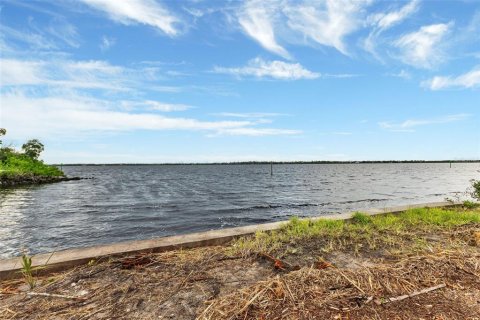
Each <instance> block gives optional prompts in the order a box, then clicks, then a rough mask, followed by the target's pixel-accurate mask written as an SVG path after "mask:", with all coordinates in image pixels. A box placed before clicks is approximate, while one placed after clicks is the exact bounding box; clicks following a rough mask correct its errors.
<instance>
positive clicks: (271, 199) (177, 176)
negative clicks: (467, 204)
mask: <svg viewBox="0 0 480 320" xmlns="http://www.w3.org/2000/svg"><path fill="white" fill-rule="evenodd" d="M273 168H274V174H273V176H270V166H269V165H184V166H183V165H163V166H162V165H146V166H75V167H71V166H68V167H64V171H65V172H66V173H67V174H68V175H69V176H82V177H94V179H93V180H80V181H69V182H61V183H56V184H50V185H43V186H35V187H28V188H16V189H7V190H0V258H6V257H10V256H13V255H18V254H19V253H20V252H21V250H22V248H26V249H28V250H29V251H30V252H31V253H38V252H47V251H53V250H60V249H65V248H71V247H80V246H91V245H96V244H101V243H112V242H117V241H125V240H133V239H147V238H152V237H158V236H168V235H174V234H180V233H189V232H196V231H205V230H210V229H217V228H226V227H233V226H241V225H248V224H254V223H264V222H270V221H277V220H284V219H288V217H290V216H293V215H298V216H304V217H307V216H317V215H321V214H325V213H334V212H344V211H349V210H357V209H359V210H361V209H362V208H371V207H385V206H393V205H400V204H412V203H419V202H430V201H443V200H444V198H445V197H453V196H454V193H455V192H463V191H465V189H466V188H467V187H468V186H469V180H470V179H473V178H476V179H479V178H480V171H479V170H480V164H478V163H471V164H453V165H452V168H450V167H449V164H338V165H334V164H326V165H324V164H293V165H274V166H273Z"/></svg>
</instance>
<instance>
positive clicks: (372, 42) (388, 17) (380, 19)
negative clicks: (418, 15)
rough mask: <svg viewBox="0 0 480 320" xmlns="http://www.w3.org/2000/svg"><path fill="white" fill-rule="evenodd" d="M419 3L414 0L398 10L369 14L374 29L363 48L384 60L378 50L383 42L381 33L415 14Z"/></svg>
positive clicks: (364, 42)
mask: <svg viewBox="0 0 480 320" xmlns="http://www.w3.org/2000/svg"><path fill="white" fill-rule="evenodd" d="M419 3H420V2H419V1H418V0H412V1H410V2H409V3H407V4H406V5H404V6H403V7H401V8H400V9H398V10H393V11H390V12H380V13H375V14H371V15H370V16H368V17H367V23H368V24H369V25H371V26H372V27H373V30H372V31H370V33H369V34H368V37H367V38H365V39H364V40H363V49H364V50H366V51H368V52H370V53H371V54H372V55H373V56H374V57H375V58H377V59H378V60H382V59H381V58H380V55H379V54H378V52H377V46H378V45H379V42H380V43H382V42H383V41H382V40H383V39H381V34H382V33H383V32H384V31H386V30H388V29H390V28H392V27H394V26H395V25H398V24H399V23H401V22H403V21H404V20H406V19H407V18H408V17H410V16H411V15H412V14H414V13H415V12H416V11H417V10H418V7H419Z"/></svg>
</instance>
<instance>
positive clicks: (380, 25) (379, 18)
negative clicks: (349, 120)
mask: <svg viewBox="0 0 480 320" xmlns="http://www.w3.org/2000/svg"><path fill="white" fill-rule="evenodd" d="M419 4H420V1H419V0H412V1H410V2H409V3H407V4H406V5H404V6H403V7H401V8H399V9H397V10H392V11H389V12H379V13H374V14H372V15H370V16H369V17H368V22H369V23H370V24H372V25H374V26H375V27H376V29H378V30H381V31H384V30H387V29H390V28H391V27H393V26H395V25H397V24H399V23H400V22H402V21H404V20H405V19H407V18H408V17H409V16H411V15H412V14H413V13H415V12H416V11H417V10H418V8H419Z"/></svg>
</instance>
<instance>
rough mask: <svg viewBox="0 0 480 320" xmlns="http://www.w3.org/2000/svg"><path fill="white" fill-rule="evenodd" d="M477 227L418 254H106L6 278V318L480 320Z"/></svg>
mask: <svg viewBox="0 0 480 320" xmlns="http://www.w3.org/2000/svg"><path fill="white" fill-rule="evenodd" d="M479 230H480V225H479V224H469V225H464V226H460V227H453V228H450V229H448V230H445V231H444V232H441V233H438V232H435V233H432V234H429V233H425V234H422V235H421V239H422V246H421V250H420V249H415V248H414V245H413V244H412V243H410V244H408V241H407V240H408V239H406V243H407V244H408V245H406V246H405V245H403V246H397V245H395V244H392V245H391V246H386V245H384V246H379V247H377V248H375V250H372V249H370V248H369V246H368V245H367V244H362V243H356V244H355V248H353V247H347V248H343V249H342V250H333V251H332V250H325V241H324V239H314V240H312V239H309V240H303V241H297V242H295V243H293V244H288V246H287V245H286V246H284V247H283V248H280V249H278V250H276V251H275V252H271V253H269V254H266V253H260V252H257V253H255V254H251V255H248V256H242V255H237V254H235V253H232V250H231V248H230V247H229V246H223V247H208V248H198V249H191V250H178V251H172V252H166V253H159V254H137V255H133V256H125V257H121V258H105V259H103V260H100V261H92V262H91V263H89V264H88V265H84V266H80V267H77V268H74V269H70V270H67V271H64V272H61V273H56V274H50V275H47V276H43V277H41V276H39V277H38V279H37V285H36V287H35V288H34V289H33V290H29V288H28V286H27V285H26V284H25V282H24V281H23V280H22V279H17V280H8V281H4V282H2V283H1V284H0V319H480V247H479V246H478V245H479V244H480V243H478V242H476V240H475V239H474V238H473V237H474V235H476V234H477V232H478V231H479ZM38 293H41V294H42V293H46V294H47V295H48V296H41V295H37V294H38ZM53 295H58V296H53Z"/></svg>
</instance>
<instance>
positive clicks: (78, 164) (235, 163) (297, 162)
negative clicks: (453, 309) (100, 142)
mask: <svg viewBox="0 0 480 320" xmlns="http://www.w3.org/2000/svg"><path fill="white" fill-rule="evenodd" d="M382 163H480V159H479V160H385V161H368V160H367V161H238V162H190V163H187V162H185V163H182V162H166V163H62V164H60V163H56V164H52V165H54V166H65V167H67V166H72V167H73V166H193V165H206V166H209V165H258V164H265V165H268V164H382Z"/></svg>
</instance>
